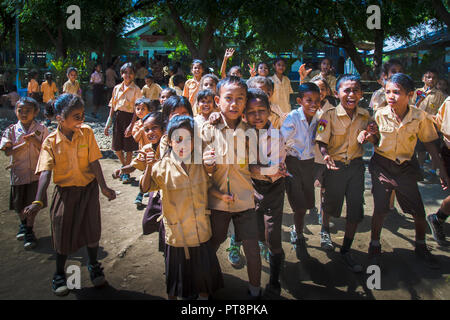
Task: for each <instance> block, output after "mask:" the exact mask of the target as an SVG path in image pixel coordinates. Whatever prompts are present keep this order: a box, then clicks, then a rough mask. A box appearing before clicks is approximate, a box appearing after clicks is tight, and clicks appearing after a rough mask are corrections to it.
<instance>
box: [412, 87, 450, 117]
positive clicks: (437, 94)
mask: <svg viewBox="0 0 450 320" xmlns="http://www.w3.org/2000/svg"><path fill="white" fill-rule="evenodd" d="M418 91H422V92H426V95H427V96H426V98H425V99H424V100H423V101H422V102H421V103H420V104H419V105H418V106H417V107H418V108H419V109H421V110H424V111H426V112H428V113H429V114H431V115H433V116H434V115H435V114H436V113H437V112H438V110H439V107H440V106H441V105H442V103H443V102H444V100H445V95H444V93H443V92H442V91H441V90H438V89H436V88H432V89H429V90H428V91H426V90H425V88H420V89H417V90H416V91H415V92H414V96H413V97H412V101H411V104H413V105H414V104H415V103H416V99H417V92H418Z"/></svg>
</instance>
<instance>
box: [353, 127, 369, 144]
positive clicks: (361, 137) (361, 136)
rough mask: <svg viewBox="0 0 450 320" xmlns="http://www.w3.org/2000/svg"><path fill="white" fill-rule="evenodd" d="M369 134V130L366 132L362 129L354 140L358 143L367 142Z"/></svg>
mask: <svg viewBox="0 0 450 320" xmlns="http://www.w3.org/2000/svg"><path fill="white" fill-rule="evenodd" d="M370 136H371V134H370V133H369V132H367V131H366V130H363V131H361V132H360V133H359V134H358V137H357V138H356V140H358V143H360V144H363V143H365V142H367V139H368V138H369V137H370Z"/></svg>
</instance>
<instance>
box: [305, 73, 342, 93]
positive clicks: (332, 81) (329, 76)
mask: <svg viewBox="0 0 450 320" xmlns="http://www.w3.org/2000/svg"><path fill="white" fill-rule="evenodd" d="M316 80H325V81H326V82H327V83H328V85H329V86H330V89H331V91H332V92H335V91H336V82H337V80H336V77H335V76H334V75H332V74H327V75H326V76H323V75H322V73H321V72H320V73H319V74H317V75H315V76H314V77H312V79H311V81H310V82H314V81H316Z"/></svg>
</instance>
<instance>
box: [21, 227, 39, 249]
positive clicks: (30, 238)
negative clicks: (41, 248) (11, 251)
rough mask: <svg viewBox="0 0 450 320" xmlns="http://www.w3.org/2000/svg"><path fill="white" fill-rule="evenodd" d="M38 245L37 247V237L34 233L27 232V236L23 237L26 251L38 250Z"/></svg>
mask: <svg viewBox="0 0 450 320" xmlns="http://www.w3.org/2000/svg"><path fill="white" fill-rule="evenodd" d="M36 245H37V240H36V237H35V236H34V233H33V231H31V232H26V233H25V236H24V237H23V247H24V248H25V249H26V250H30V249H34V248H36Z"/></svg>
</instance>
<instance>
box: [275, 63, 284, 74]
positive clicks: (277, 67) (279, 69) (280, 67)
mask: <svg viewBox="0 0 450 320" xmlns="http://www.w3.org/2000/svg"><path fill="white" fill-rule="evenodd" d="M274 66H275V73H277V74H283V73H284V71H286V64H285V63H284V61H283V60H280V61H278V62H277V63H275V65H274Z"/></svg>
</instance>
